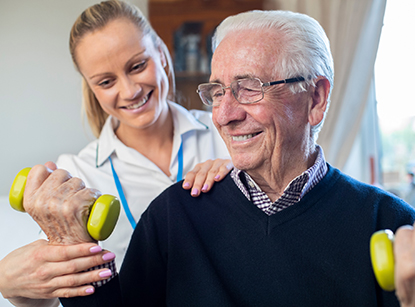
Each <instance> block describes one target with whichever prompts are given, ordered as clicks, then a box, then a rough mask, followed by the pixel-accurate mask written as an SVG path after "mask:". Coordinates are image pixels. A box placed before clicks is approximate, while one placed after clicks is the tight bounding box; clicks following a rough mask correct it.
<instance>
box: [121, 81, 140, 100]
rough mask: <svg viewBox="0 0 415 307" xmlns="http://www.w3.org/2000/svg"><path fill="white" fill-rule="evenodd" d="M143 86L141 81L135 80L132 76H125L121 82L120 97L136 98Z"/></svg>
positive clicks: (125, 98) (126, 98)
mask: <svg viewBox="0 0 415 307" xmlns="http://www.w3.org/2000/svg"><path fill="white" fill-rule="evenodd" d="M141 91H142V87H141V86H140V84H139V83H137V82H135V81H134V80H133V79H132V78H128V77H126V78H123V79H121V82H120V97H121V98H122V99H124V100H132V99H135V98H136V97H137V96H138V95H140V93H141Z"/></svg>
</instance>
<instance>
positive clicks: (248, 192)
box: [231, 145, 327, 215]
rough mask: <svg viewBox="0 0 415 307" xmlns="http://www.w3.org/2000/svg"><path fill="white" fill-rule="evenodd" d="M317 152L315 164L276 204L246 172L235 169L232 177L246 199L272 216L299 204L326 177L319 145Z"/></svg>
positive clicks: (290, 184) (287, 188) (300, 176)
mask: <svg viewBox="0 0 415 307" xmlns="http://www.w3.org/2000/svg"><path fill="white" fill-rule="evenodd" d="M317 151H318V153H317V158H316V161H315V162H314V164H313V165H312V166H311V167H310V168H309V169H307V170H306V171H305V172H304V173H302V174H301V175H299V176H297V177H296V178H294V179H293V180H292V181H291V182H290V183H289V184H288V186H287V187H286V188H285V190H284V193H283V194H282V195H281V196H280V197H279V198H278V199H277V200H276V201H275V202H272V201H271V200H270V199H269V197H268V196H267V194H265V192H263V191H262V190H261V188H260V187H259V186H258V185H257V184H256V182H255V181H254V180H253V179H252V178H251V177H250V176H249V175H248V174H247V173H246V172H244V171H241V170H239V169H237V168H234V169H233V170H232V172H231V177H232V179H233V180H234V181H235V184H236V185H237V186H238V187H239V189H240V190H241V191H242V193H243V194H244V195H245V196H246V198H248V199H249V200H250V201H251V202H252V203H253V204H254V205H255V206H257V207H258V208H260V209H261V210H262V211H264V212H265V213H266V214H267V215H272V214H274V213H277V212H279V211H281V210H284V209H285V208H288V207H289V206H292V205H294V204H295V203H297V202H299V201H300V200H301V198H302V197H304V195H305V194H306V193H307V192H308V191H310V190H311V189H312V188H313V187H314V186H315V185H316V184H317V183H319V182H320V180H321V179H323V177H324V176H325V175H326V173H327V164H326V160H325V158H324V153H323V149H322V148H321V147H320V146H318V145H317Z"/></svg>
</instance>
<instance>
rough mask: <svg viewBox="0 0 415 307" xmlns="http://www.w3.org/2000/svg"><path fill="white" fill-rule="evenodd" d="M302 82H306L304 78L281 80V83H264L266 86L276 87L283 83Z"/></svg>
mask: <svg viewBox="0 0 415 307" xmlns="http://www.w3.org/2000/svg"><path fill="white" fill-rule="evenodd" d="M301 81H305V79H304V78H303V77H295V78H290V79H285V80H280V81H274V82H267V83H264V86H270V85H276V84H282V83H294V82H301Z"/></svg>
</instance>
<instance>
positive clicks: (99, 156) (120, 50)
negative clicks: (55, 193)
mask: <svg viewBox="0 0 415 307" xmlns="http://www.w3.org/2000/svg"><path fill="white" fill-rule="evenodd" d="M70 52H71V55H72V59H73V62H74V64H75V67H76V68H77V70H78V71H79V72H80V74H81V75H82V78H83V91H84V101H83V103H84V109H85V111H86V116H87V118H88V121H89V124H90V126H91V128H92V131H93V132H94V134H95V135H96V137H97V139H96V140H95V141H93V142H91V143H90V144H89V145H88V146H86V147H85V148H84V149H83V150H82V151H81V152H80V153H79V154H78V155H62V156H60V157H59V159H58V161H57V165H58V166H59V168H63V169H66V170H68V171H69V172H70V173H71V175H72V176H74V177H79V178H81V179H82V180H83V181H84V182H85V184H86V186H88V187H93V188H97V189H99V190H100V191H103V192H105V193H108V194H113V195H117V196H118V197H119V198H120V200H121V202H122V207H123V209H122V212H121V215H120V219H119V221H118V224H117V226H116V228H115V230H114V232H113V234H112V235H111V237H110V238H109V239H108V240H107V241H105V242H102V248H103V249H109V250H111V251H112V252H114V254H115V255H116V259H117V265H118V266H120V265H121V262H122V259H123V257H124V253H125V251H126V248H127V244H128V242H129V240H130V236H131V234H132V232H133V229H134V227H135V224H136V222H137V221H138V219H139V218H140V216H141V213H142V212H143V211H144V210H145V209H146V208H147V206H148V204H149V203H150V202H151V200H152V199H153V198H155V197H156V196H157V195H158V194H159V193H161V192H162V191H163V190H164V189H165V188H167V187H168V186H170V185H171V184H173V183H175V182H177V181H181V180H182V179H184V175H186V174H187V175H186V178H185V179H184V181H183V187H184V188H185V189H190V193H191V194H192V195H193V196H198V195H199V194H200V193H201V192H206V191H208V190H210V188H211V187H212V185H213V184H214V182H215V181H218V180H221V179H222V178H223V177H225V175H226V174H227V173H228V172H229V171H230V169H231V168H232V163H231V161H230V160H229V159H227V157H228V152H227V149H226V146H225V144H224V142H223V140H222V139H221V137H220V135H219V134H218V133H217V131H216V129H215V127H214V126H213V124H212V121H211V114H210V113H209V112H205V111H199V110H193V111H188V110H186V109H184V108H183V107H181V106H180V105H178V104H176V103H175V102H174V92H175V85H174V73H173V70H172V62H171V58H170V55H169V52H168V50H167V48H166V46H165V44H164V43H163V41H162V40H161V39H160V38H159V37H158V35H157V34H156V33H155V31H154V30H153V29H152V27H151V26H150V24H149V23H148V21H147V20H146V19H145V18H144V16H143V15H142V13H141V12H140V11H139V10H138V9H137V8H136V7H135V6H132V5H129V4H127V3H125V2H122V1H117V0H110V1H106V2H102V3H100V4H96V5H94V6H92V7H90V8H88V9H87V10H85V11H84V12H83V13H82V14H81V15H80V16H79V17H78V19H77V20H76V22H75V24H74V25H73V28H72V31H71V36H70ZM216 158H224V159H217V160H212V159H216ZM204 161H206V162H204ZM202 162H204V163H202ZM91 253H98V254H99V253H103V252H101V251H97V250H96V249H95V250H93V251H91ZM111 255H112V254H111ZM115 255H114V256H115ZM62 257H63V256H62V249H60V248H59V247H57V246H51V244H48V243H47V241H45V240H39V241H36V242H34V243H31V244H29V245H27V246H25V247H22V248H21V249H19V250H16V251H14V252H12V253H11V254H9V255H8V256H6V257H5V258H4V259H3V260H2V261H1V262H0V273H1V274H0V291H1V293H2V294H3V296H4V297H5V298H8V299H9V300H10V301H11V302H13V303H14V304H16V305H19V306H25V305H30V306H32V304H34V303H38V304H40V305H42V306H54V305H57V304H59V303H58V301H57V300H54V299H51V300H47V299H49V298H52V297H58V296H66V295H68V292H66V293H65V291H69V290H68V289H67V290H62V289H61V290H59V291H55V289H57V288H58V287H59V285H60V284H61V283H62V282H63V281H64V280H67V279H68V278H71V277H70V273H73V271H71V269H70V268H68V266H66V267H65V264H64V263H63V262H62V261H63V260H65V259H66V258H65V257H63V258H62ZM86 274H88V273H86ZM10 280H13V283H10ZM29 298H31V299H29ZM33 299H38V300H36V301H34V300H33ZM40 299H46V300H40ZM36 306H38V305H36Z"/></svg>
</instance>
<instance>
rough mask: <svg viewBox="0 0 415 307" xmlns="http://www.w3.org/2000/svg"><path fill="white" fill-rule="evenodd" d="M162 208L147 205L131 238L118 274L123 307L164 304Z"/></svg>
mask: <svg viewBox="0 0 415 307" xmlns="http://www.w3.org/2000/svg"><path fill="white" fill-rule="evenodd" d="M153 203H154V202H153ZM163 207H164V206H154V204H152V205H150V207H149V208H148V209H147V211H146V212H144V213H143V215H142V216H141V218H140V221H139V223H138V224H137V227H136V228H135V231H134V233H133V236H132V238H131V241H130V245H129V247H128V250H127V253H126V256H125V258H124V261H123V264H122V267H121V271H120V274H119V276H120V282H121V289H122V295H123V299H124V303H125V305H126V306H135V305H136V304H137V302H139V303H140V304H141V305H142V306H164V305H165V304H166V271H167V269H166V262H167V260H166V257H167V251H166V250H165V249H164V248H163V246H165V244H166V227H167V226H166V225H167V224H168V223H167V221H166V220H165V219H164V218H165V214H166V212H165V211H166V210H163V209H162V208H163Z"/></svg>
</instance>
